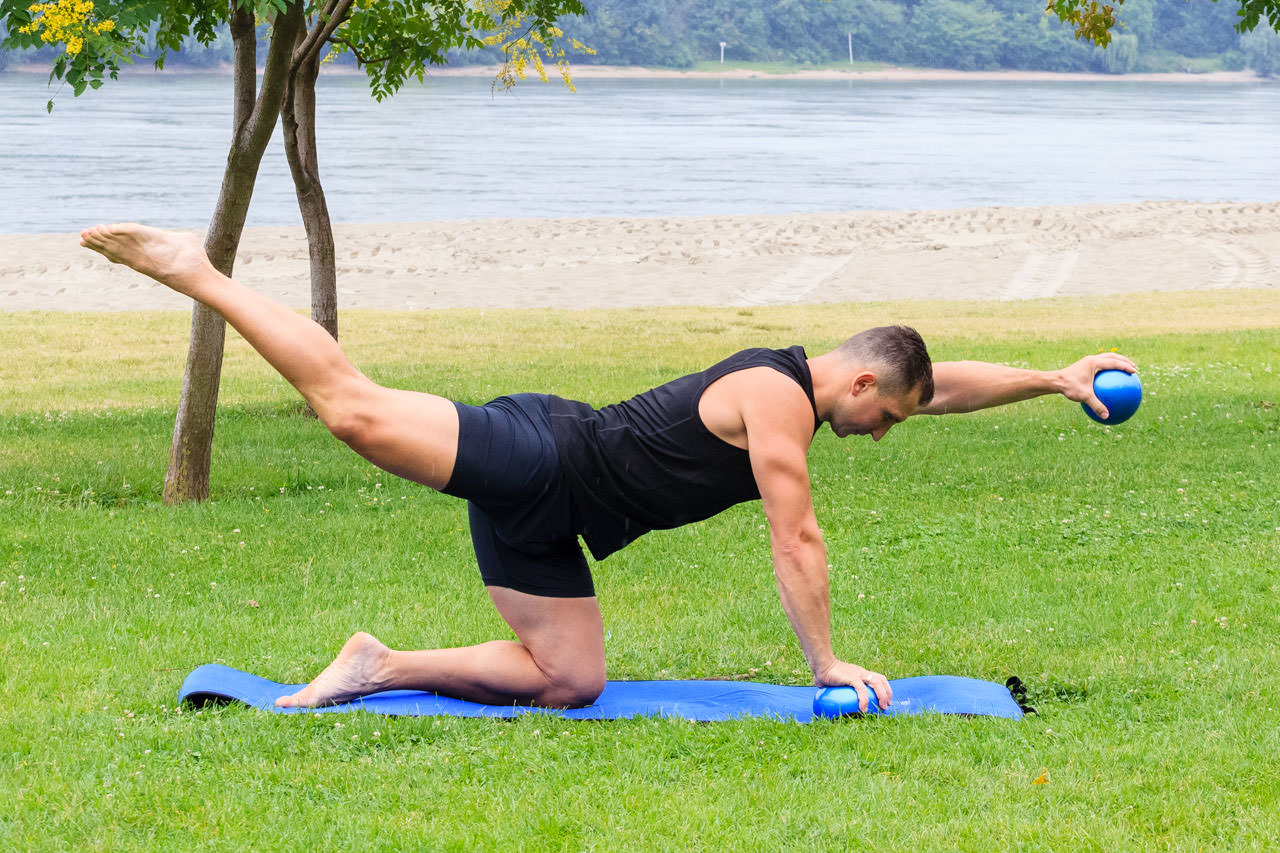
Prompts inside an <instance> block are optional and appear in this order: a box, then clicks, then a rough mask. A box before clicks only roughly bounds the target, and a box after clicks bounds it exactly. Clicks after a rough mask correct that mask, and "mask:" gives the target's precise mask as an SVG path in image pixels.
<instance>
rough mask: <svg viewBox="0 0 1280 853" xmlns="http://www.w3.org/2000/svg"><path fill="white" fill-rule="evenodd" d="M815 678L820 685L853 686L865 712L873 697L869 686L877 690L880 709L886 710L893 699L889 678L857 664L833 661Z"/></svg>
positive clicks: (859, 703) (862, 710)
mask: <svg viewBox="0 0 1280 853" xmlns="http://www.w3.org/2000/svg"><path fill="white" fill-rule="evenodd" d="M814 680H815V681H816V682H817V684H818V686H819V687H844V686H849V687H852V688H853V689H854V690H855V691H857V693H858V710H859V711H860V712H861V713H863V714H865V713H866V712H867V703H868V702H869V701H870V699H871V696H870V694H869V693H867V688H868V687H870V688H871V689H872V690H874V691H875V692H876V701H877V704H878V705H879V706H880V710H882V711H883V710H886V709H887V708H888V707H889V703H890V702H891V701H893V688H892V687H890V686H889V679H887V678H885V677H884V676H883V675H881V674H880V673H878V672H872V671H871V670H869V669H863V668H862V667H860V666H858V665H856V664H852V663H845V662H844V661H839V660H838V661H833V662H832V663H831V665H830V666H828V667H827V668H826V669H824V670H822V671H821V672H819V673H816V674H815V677H814Z"/></svg>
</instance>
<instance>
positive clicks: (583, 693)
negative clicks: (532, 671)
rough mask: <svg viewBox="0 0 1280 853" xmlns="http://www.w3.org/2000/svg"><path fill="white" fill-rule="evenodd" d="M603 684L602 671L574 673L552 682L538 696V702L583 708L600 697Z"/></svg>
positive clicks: (552, 705) (550, 705) (546, 705)
mask: <svg viewBox="0 0 1280 853" xmlns="http://www.w3.org/2000/svg"><path fill="white" fill-rule="evenodd" d="M604 685H605V676H604V673H603V672H600V673H583V674H580V675H576V676H574V677H572V678H567V679H564V680H561V681H559V682H553V683H552V684H551V685H550V686H549V687H548V688H547V689H546V690H544V691H543V692H542V695H541V696H539V697H538V704H539V705H542V706H544V707H547V708H585V707H587V706H588V705H590V704H592V703H593V702H595V701H596V700H597V699H599V698H600V694H601V693H603V692H604Z"/></svg>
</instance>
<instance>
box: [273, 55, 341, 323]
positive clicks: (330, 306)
mask: <svg viewBox="0 0 1280 853" xmlns="http://www.w3.org/2000/svg"><path fill="white" fill-rule="evenodd" d="M303 35H304V34H303V33H302V32H299V33H298V49H299V50H300V49H301V48H302V41H303ZM319 71H320V61H319V57H318V52H317V51H308V52H307V53H306V54H304V55H302V56H299V55H298V53H297V52H295V54H294V66H293V69H292V71H291V73H290V75H289V82H288V85H287V86H286V88H285V97H284V104H283V107H282V112H281V123H282V124H283V125H284V150H285V155H286V157H287V158H288V160H289V171H290V173H291V174H292V175H293V188H294V192H295V194H296V195H297V197H298V210H299V212H300V213H301V214H302V224H303V226H304V227H305V228H306V231H307V249H308V253H309V255H310V258H311V319H313V320H315V321H316V322H317V323H319V324H320V325H321V326H323V327H324V328H325V330H326V331H327V332H328V333H329V334H331V335H333V337H334V338H335V339H336V338H337V337H338V273H337V266H336V261H335V255H334V244H333V225H332V224H331V222H330V220H329V206H328V204H327V203H326V202H325V195H324V187H323V186H322V185H321V183H320V165H319V158H318V152H317V148H316V77H317V76H319Z"/></svg>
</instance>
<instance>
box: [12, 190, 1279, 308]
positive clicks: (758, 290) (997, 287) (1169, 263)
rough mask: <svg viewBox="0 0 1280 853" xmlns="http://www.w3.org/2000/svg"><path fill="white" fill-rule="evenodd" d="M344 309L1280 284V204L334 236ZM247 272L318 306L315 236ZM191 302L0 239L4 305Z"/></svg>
mask: <svg viewBox="0 0 1280 853" xmlns="http://www.w3.org/2000/svg"><path fill="white" fill-rule="evenodd" d="M336 239H337V252H338V276H339V285H338V287H339V304H340V305H341V306H342V307H344V308H384V309H424V308H458V307H494V308H499V307H503V308H531V307H547V308H566V309H574V308H608V307H644V306H652V305H785V304H797V303H821V302H867V301H880V300H888V299H957V300H960V299H979V300H1025V299H1040V298H1047V297H1054V296H1079V295H1091V294H1122V293H1138V292H1145V291H1174V290H1211V289H1219V288H1275V287H1277V286H1278V285H1280V202H1272V203H1267V204H1235V203H1221V204H1193V203H1185V202H1151V203H1142V204H1120V205H1081V206H1070V207H1029V208H1012V207H988V208H975V209H967V210H943V211H915V212H883V213H880V212H855V213H812V214H803V215H794V214H788V215H780V216H707V217H692V218H675V217H671V218H655V219H607V218H598V219H550V220H534V219H529V220H473V221H462V222H423V223H391V224H383V225H339V226H336ZM235 275H236V277H237V278H238V279H240V280H241V281H243V282H244V283H246V284H248V285H249V286H251V287H253V288H255V289H257V290H260V291H262V292H264V293H267V294H269V295H271V296H272V297H274V298H276V299H279V300H281V301H284V302H285V303H287V304H290V305H295V306H298V307H304V306H306V305H307V304H308V300H309V294H308V289H309V285H308V281H307V248H306V241H305V237H304V235H303V232H302V229H301V228H300V227H297V228H254V229H249V230H248V231H246V233H245V236H244V240H243V241H242V243H241V247H240V254H239V257H238V259H237V263H236V269H235ZM187 305H188V303H187V301H186V300H185V299H183V298H182V297H179V296H176V295H174V294H173V293H171V292H169V291H167V290H166V289H164V288H162V287H160V286H158V285H155V284H153V283H151V282H150V281H149V280H146V279H144V278H142V277H141V276H139V275H137V274H135V273H133V272H132V271H130V270H127V269H123V268H120V267H114V266H112V265H110V264H108V263H107V262H106V261H105V260H103V259H102V258H100V257H98V256H97V255H94V254H93V253H91V252H89V251H87V250H85V249H82V248H80V247H79V240H78V237H77V236H76V235H74V234H37V235H23V234H8V235H0V310H4V311H131V310H143V309H166V308H172V309H182V308H185V307H187Z"/></svg>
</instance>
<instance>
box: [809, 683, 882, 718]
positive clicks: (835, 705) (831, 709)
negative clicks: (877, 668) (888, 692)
mask: <svg viewBox="0 0 1280 853" xmlns="http://www.w3.org/2000/svg"><path fill="white" fill-rule="evenodd" d="M867 693H868V694H870V697H869V698H868V700H867V712H868V713H875V712H877V711H879V710H880V706H879V705H878V704H876V692H875V691H874V690H872V689H871V688H870V687H868V688H867ZM813 713H814V716H817V717H826V718H828V719H834V718H836V717H848V716H851V715H854V714H861V713H862V712H861V711H859V710H858V691H856V690H854V689H853V688H852V687H823V688H822V689H821V690H819V691H818V693H817V695H815V696H814V697H813Z"/></svg>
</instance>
